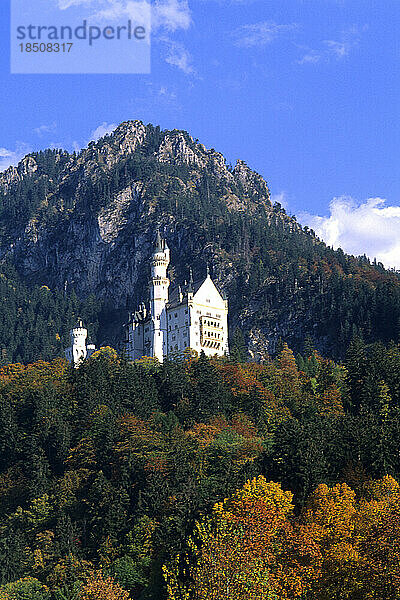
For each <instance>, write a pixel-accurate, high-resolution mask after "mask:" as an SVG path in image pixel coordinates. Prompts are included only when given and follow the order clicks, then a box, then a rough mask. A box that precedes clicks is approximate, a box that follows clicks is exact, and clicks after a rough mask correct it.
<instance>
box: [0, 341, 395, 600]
mask: <svg viewBox="0 0 400 600" xmlns="http://www.w3.org/2000/svg"><path fill="white" fill-rule="evenodd" d="M237 352H238V353H240V348H237ZM399 445H400V347H399V346H398V345H397V346H396V345H394V344H391V345H389V346H388V347H385V346H383V345H381V344H375V345H373V346H369V347H367V346H365V345H364V344H363V342H361V340H359V339H355V340H354V341H353V342H352V344H351V345H350V347H349V348H348V351H347V355H346V361H345V365H344V366H339V365H337V364H335V363H334V362H333V361H331V360H327V359H324V358H322V357H321V356H320V355H319V354H318V353H317V352H316V351H314V350H313V349H312V348H311V347H309V349H308V353H306V354H305V355H298V356H297V357H295V356H294V355H293V353H292V351H291V350H290V349H289V348H288V347H287V346H286V345H283V346H282V349H281V350H280V352H279V354H278V356H277V358H276V359H275V360H274V361H268V362H266V363H265V364H264V365H257V364H255V363H243V362H238V361H236V360H233V359H230V360H228V359H218V360H209V359H206V357H205V356H204V355H202V356H200V357H199V358H195V357H193V356H190V355H189V354H187V355H184V356H179V355H177V356H176V357H174V359H171V360H168V361H166V362H165V363H164V364H163V365H160V364H159V363H158V362H157V361H155V360H153V359H143V360H141V361H136V362H135V363H127V362H125V361H124V360H123V359H121V358H118V357H117V355H116V353H115V352H114V351H113V350H111V349H103V350H101V351H99V352H98V353H97V354H95V355H94V356H93V357H92V358H91V359H90V360H89V361H87V362H86V363H85V364H83V365H82V366H81V367H80V368H79V369H71V368H69V367H68V366H67V365H66V363H65V362H64V361H63V360H62V359H56V360H54V361H52V362H50V363H45V362H42V361H39V362H36V363H34V364H30V365H26V366H23V365H21V364H11V365H8V366H5V367H3V368H2V369H1V370H0V505H1V512H0V584H1V586H2V587H1V588H0V598H4V599H8V600H15V599H17V600H22V599H24V600H27V599H28V600H30V599H31V598H32V599H37V598H39V599H42V600H74V599H75V600H91V599H93V600H98V599H99V598H100V599H104V600H106V599H107V600H109V599H110V600H113V599H114V600H115V599H120V600H122V599H126V598H128V596H129V597H130V598H132V599H133V600H139V599H143V600H144V599H147V600H160V599H162V598H167V597H168V598H169V600H176V599H188V598H193V599H204V600H206V599H207V600H208V599H209V598H212V599H215V600H221V599H222V598H223V597H225V596H224V595H223V592H222V591H221V590H222V587H224V586H230V587H231V589H232V595H230V596H229V597H232V598H235V599H240V600H242V599H243V600H245V599H246V600H247V598H251V599H254V600H255V599H256V598H257V599H259V598H261V599H263V600H266V599H267V598H301V599H303V600H305V599H307V600H310V599H311V600H314V599H315V600H317V599H318V600H328V599H329V600H331V599H332V598H349V599H352V600H357V599H359V598H371V599H372V598H376V591H377V590H379V598H381V599H382V600H392V599H393V600H395V598H398V595H399V593H400V570H399V562H398V549H399V546H400V489H399V485H398V484H397V483H396V480H397V481H400V456H399V452H398V448H399ZM387 475H388V476H390V477H386V476H387ZM384 477H386V478H385V479H382V478H384ZM269 481H272V482H276V483H268V482H269ZM246 482H247V483H246ZM344 482H345V483H344ZM218 503H220V504H218ZM221 503H222V504H221ZM213 507H214V508H213ZM377 514H379V519H377V518H376V515H377ZM196 521H197V523H198V524H197V525H196ZM382 565H384V567H383V566H382ZM167 583H168V586H167ZM1 594H2V595H1Z"/></svg>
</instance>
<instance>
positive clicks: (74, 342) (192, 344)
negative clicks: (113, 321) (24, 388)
mask: <svg viewBox="0 0 400 600" xmlns="http://www.w3.org/2000/svg"><path fill="white" fill-rule="evenodd" d="M169 262H170V251H169V248H168V246H167V244H166V242H165V240H164V239H162V238H161V235H160V232H159V231H157V240H156V245H155V248H154V252H153V254H152V257H151V280H150V306H149V310H148V309H147V308H146V306H145V304H144V302H142V303H141V304H140V307H139V310H137V311H136V312H134V313H131V314H130V318H129V322H128V323H127V324H126V325H125V329H126V340H125V353H126V356H127V358H128V359H131V360H137V359H139V358H142V357H143V356H150V357H154V358H157V359H158V360H159V361H160V362H162V361H163V359H164V357H165V356H170V355H171V354H173V353H175V352H183V351H184V350H186V349H193V350H196V351H197V353H199V354H200V352H201V351H202V350H203V351H204V353H205V354H206V355H207V356H214V355H215V354H217V355H219V356H222V355H224V354H227V353H228V302H227V300H225V299H224V298H223V297H222V296H221V294H220V293H219V291H218V290H217V288H216V286H215V285H214V283H213V281H212V279H211V277H210V273H209V270H208V268H207V276H206V277H205V278H204V279H202V280H200V281H196V282H194V281H193V275H192V270H190V278H189V282H188V283H187V282H185V284H184V285H183V286H177V287H176V288H175V289H173V290H172V291H171V293H169V286H170V280H169V279H168V276H167V269H168V265H169ZM87 333H88V332H87V329H85V328H84V326H83V323H82V321H80V320H79V321H78V324H77V325H76V327H74V328H73V329H72V330H71V331H70V337H71V346H70V347H69V348H67V349H66V350H65V356H66V359H67V360H68V361H69V362H70V363H71V364H72V365H73V366H75V367H78V366H79V365H80V364H81V363H82V361H84V360H85V359H86V358H89V357H90V356H91V355H92V354H93V352H95V350H96V347H95V346H94V345H93V344H87V341H86V340H87Z"/></svg>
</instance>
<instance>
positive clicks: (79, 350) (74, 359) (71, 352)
mask: <svg viewBox="0 0 400 600" xmlns="http://www.w3.org/2000/svg"><path fill="white" fill-rule="evenodd" d="M69 335H70V338H71V346H70V348H67V349H66V351H65V357H66V359H67V360H68V362H70V363H71V364H72V365H73V366H74V367H78V366H79V365H80V363H81V362H83V361H84V360H85V358H86V357H87V347H86V339H87V335H88V332H87V329H85V327H84V326H83V323H82V321H81V320H80V319H78V323H77V324H76V325H75V327H74V328H73V329H71V331H70V332H69Z"/></svg>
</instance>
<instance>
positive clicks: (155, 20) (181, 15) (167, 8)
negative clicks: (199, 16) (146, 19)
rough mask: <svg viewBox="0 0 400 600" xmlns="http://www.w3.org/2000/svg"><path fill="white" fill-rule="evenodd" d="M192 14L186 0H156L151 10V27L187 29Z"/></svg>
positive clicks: (170, 29)
mask: <svg viewBox="0 0 400 600" xmlns="http://www.w3.org/2000/svg"><path fill="white" fill-rule="evenodd" d="M191 24H192V15H191V12H190V8H189V4H188V2H187V0H156V2H155V3H154V6H153V11H152V28H153V30H157V29H166V30H167V31H171V32H172V31H177V30H178V29H183V30H187V29H189V27H190V26H191Z"/></svg>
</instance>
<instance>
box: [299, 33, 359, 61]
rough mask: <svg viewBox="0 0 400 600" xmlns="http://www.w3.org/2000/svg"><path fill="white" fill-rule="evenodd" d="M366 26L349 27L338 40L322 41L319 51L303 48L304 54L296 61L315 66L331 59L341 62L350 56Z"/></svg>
mask: <svg viewBox="0 0 400 600" xmlns="http://www.w3.org/2000/svg"><path fill="white" fill-rule="evenodd" d="M367 28H368V27H367V26H366V25H364V26H363V27H356V26H353V27H349V28H348V29H345V30H344V31H342V32H341V34H340V37H339V39H338V40H324V41H323V42H322V47H321V48H320V50H318V51H317V50H313V49H311V48H304V46H303V50H306V52H305V54H304V55H303V56H302V57H301V58H300V59H299V60H298V61H297V63H298V64H299V65H304V64H307V63H308V64H316V63H319V62H321V61H322V60H323V61H325V62H326V61H329V60H330V59H332V58H336V59H337V60H342V59H343V58H345V57H346V56H348V55H349V54H350V52H351V51H352V50H353V48H355V47H356V46H357V45H358V44H359V43H360V40H361V34H362V32H364V31H366V30H367Z"/></svg>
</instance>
